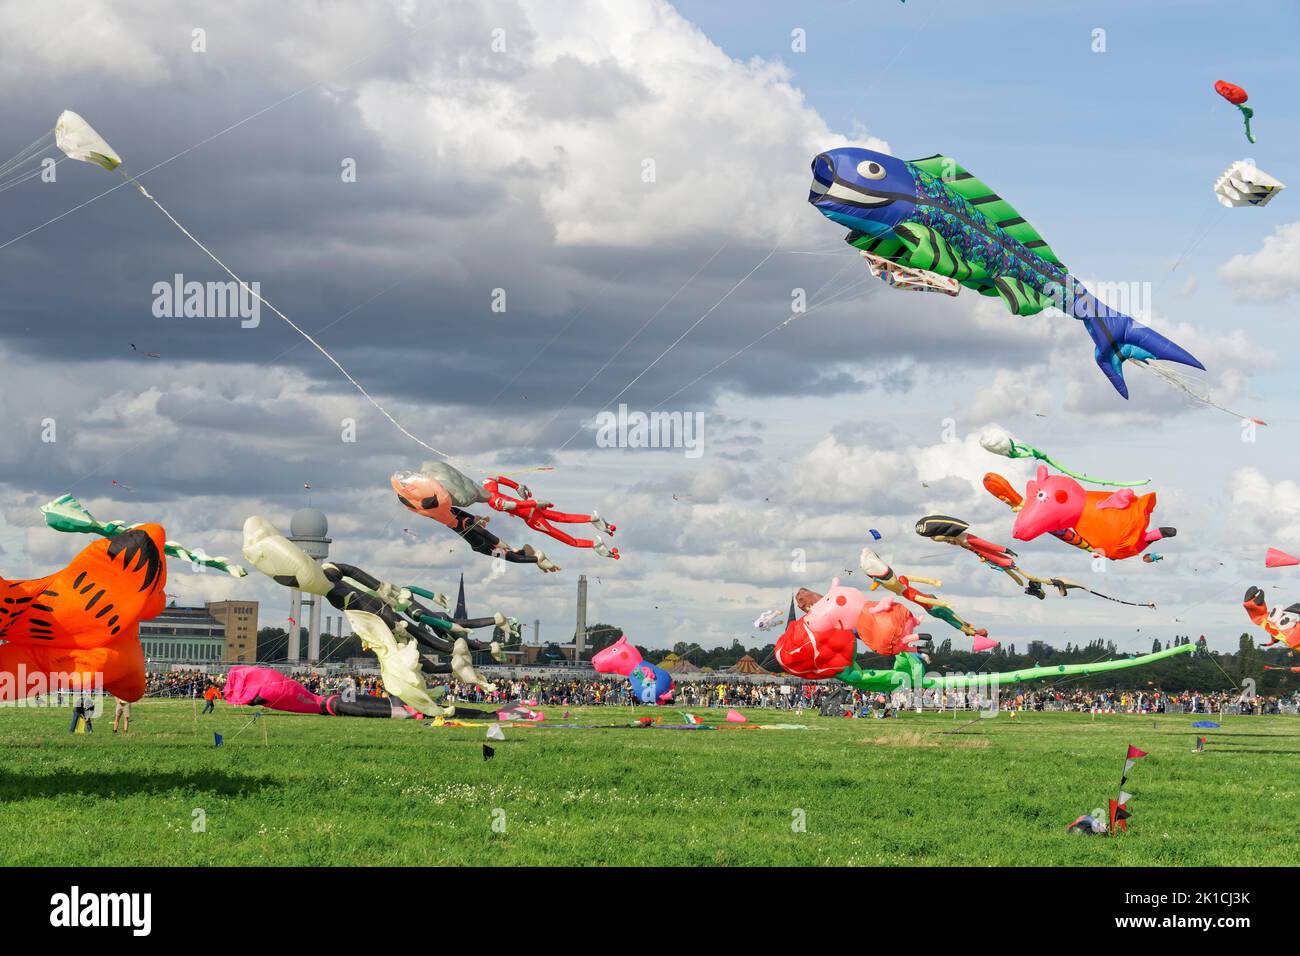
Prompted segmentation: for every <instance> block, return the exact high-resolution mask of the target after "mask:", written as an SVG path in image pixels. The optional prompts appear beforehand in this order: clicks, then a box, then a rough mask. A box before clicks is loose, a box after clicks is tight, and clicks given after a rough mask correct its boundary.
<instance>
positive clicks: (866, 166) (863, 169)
mask: <svg viewBox="0 0 1300 956" xmlns="http://www.w3.org/2000/svg"><path fill="white" fill-rule="evenodd" d="M858 175H859V176H865V177H866V178H867V179H884V178H885V167H884V166H881V165H880V164H879V163H878V162H876V161H875V160H874V159H864V160H863V161H862V162H860V163H858Z"/></svg>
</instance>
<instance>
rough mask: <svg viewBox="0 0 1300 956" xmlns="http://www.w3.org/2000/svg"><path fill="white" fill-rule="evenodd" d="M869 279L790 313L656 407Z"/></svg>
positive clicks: (661, 405) (859, 281)
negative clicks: (797, 319) (797, 311)
mask: <svg viewBox="0 0 1300 956" xmlns="http://www.w3.org/2000/svg"><path fill="white" fill-rule="evenodd" d="M841 271H843V270H841ZM836 275H838V273H836ZM834 278H835V277H834V276H832V278H831V280H828V281H827V282H824V283H822V288H825V287H826V286H827V285H829V284H830V281H833V280H834ZM867 281H868V280H867V279H860V280H858V281H857V282H854V283H851V284H850V285H848V286H846V287H845V288H843V289H841V290H840V291H838V292H836V293H834V294H832V295H830V296H828V297H827V298H826V299H824V300H822V301H821V302H818V303H817V304H816V305H814V306H812V307H810V308H809V309H808V310H807V311H806V312H800V313H791V315H790V316H789V317H788V318H786V319H785V320H784V321H782V322H781V324H779V325H775V326H773V327H772V328H770V329H768V330H767V331H766V332H764V333H763V334H762V335H760V336H759V337H758V338H756V339H754V341H752V342H750V343H749V344H748V345H746V346H744V347H743V348H740V349H737V350H736V351H735V352H732V353H731V354H730V355H728V356H727V357H726V358H725V359H723V360H722V361H721V362H719V363H718V364H717V365H715V366H713V368H711V369H709V370H708V371H706V372H703V373H701V374H700V375H697V376H696V377H695V378H694V379H692V380H691V381H689V382H687V383H686V384H685V385H683V386H682V387H681V388H679V389H677V391H675V392H673V393H672V394H671V395H669V396H668V397H667V398H665V399H663V401H661V402H660V403H659V404H658V405H656V406H655V408H656V409H658V408H662V407H663V406H664V405H665V404H666V403H668V402H670V401H672V400H673V399H674V398H676V397H677V396H678V395H680V394H681V393H682V392H684V391H686V390H687V389H688V388H690V387H691V386H692V385H695V384H696V383H698V382H700V381H701V380H703V379H706V378H708V377H709V376H710V375H712V374H713V373H714V372H716V371H717V370H718V369H720V368H722V367H723V366H724V365H727V364H728V363H730V362H731V361H732V360H733V359H737V358H739V357H740V356H741V355H743V354H744V353H746V352H748V351H749V350H750V349H752V348H753V347H754V346H755V345H758V344H759V343H760V342H762V341H763V340H765V339H766V338H768V337H769V336H771V335H774V334H776V333H777V332H779V331H781V329H783V328H785V327H786V326H787V325H789V324H790V323H791V322H793V321H794V320H795V319H796V318H800V317H801V316H809V315H812V314H813V313H814V312H816V311H817V310H818V309H820V308H822V307H823V306H827V305H830V304H832V303H833V302H835V300H836V299H840V298H843V297H844V296H846V295H848V294H849V293H850V292H852V291H853V290H854V289H856V288H858V287H859V286H861V285H863V284H865V283H866V282H867ZM818 291H820V290H818ZM815 294H816V293H814V295H815Z"/></svg>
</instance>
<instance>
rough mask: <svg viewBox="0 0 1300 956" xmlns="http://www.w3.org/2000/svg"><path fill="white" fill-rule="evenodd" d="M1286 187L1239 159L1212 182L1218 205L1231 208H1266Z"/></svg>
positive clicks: (1250, 163)
mask: <svg viewBox="0 0 1300 956" xmlns="http://www.w3.org/2000/svg"><path fill="white" fill-rule="evenodd" d="M1285 188H1286V186H1285V184H1283V183H1280V182H1278V181H1277V180H1276V179H1274V178H1273V177H1272V176H1270V175H1269V174H1268V173H1266V172H1264V170H1262V169H1260V168H1259V167H1258V166H1256V165H1255V164H1254V163H1252V162H1250V161H1249V160H1245V159H1239V160H1237V161H1236V162H1235V163H1233V164H1232V165H1231V166H1229V167H1228V168H1227V169H1225V170H1224V171H1223V175H1222V176H1220V177H1219V178H1218V179H1216V180H1215V181H1214V195H1215V197H1216V198H1217V199H1218V200H1219V203H1220V204H1221V205H1224V206H1228V207H1229V208H1231V207H1232V206H1267V205H1268V204H1269V202H1270V201H1271V200H1272V198H1273V197H1274V196H1276V195H1277V194H1278V193H1280V192H1281V191H1282V190H1283V189H1285Z"/></svg>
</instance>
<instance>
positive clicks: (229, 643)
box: [140, 601, 257, 664]
mask: <svg viewBox="0 0 1300 956" xmlns="http://www.w3.org/2000/svg"><path fill="white" fill-rule="evenodd" d="M140 644H141V646H142V647H143V648H144V657H145V660H146V661H148V662H150V663H157V662H174V663H184V664H220V663H226V664H252V663H253V662H255V661H256V660H257V602H256V601H212V602H209V603H208V604H206V605H204V606H203V607H176V606H175V605H172V606H171V607H168V608H166V609H165V610H164V611H163V612H162V614H160V615H158V616H157V617H156V618H154V619H153V620H151V621H142V622H141V623H140Z"/></svg>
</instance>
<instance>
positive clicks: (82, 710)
mask: <svg viewBox="0 0 1300 956" xmlns="http://www.w3.org/2000/svg"><path fill="white" fill-rule="evenodd" d="M94 711H95V705H94V703H93V702H92V701H91V699H90V698H89V697H87V696H86V695H85V694H84V693H83V694H82V695H81V696H80V697H74V698H73V703H72V726H71V727H69V728H68V733H72V734H75V733H76V732H77V720H78V719H81V720H84V721H85V722H86V733H88V734H89V733H94V730H95V725H94V723H93V722H92V720H91V718H92V716H93V715H94Z"/></svg>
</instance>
